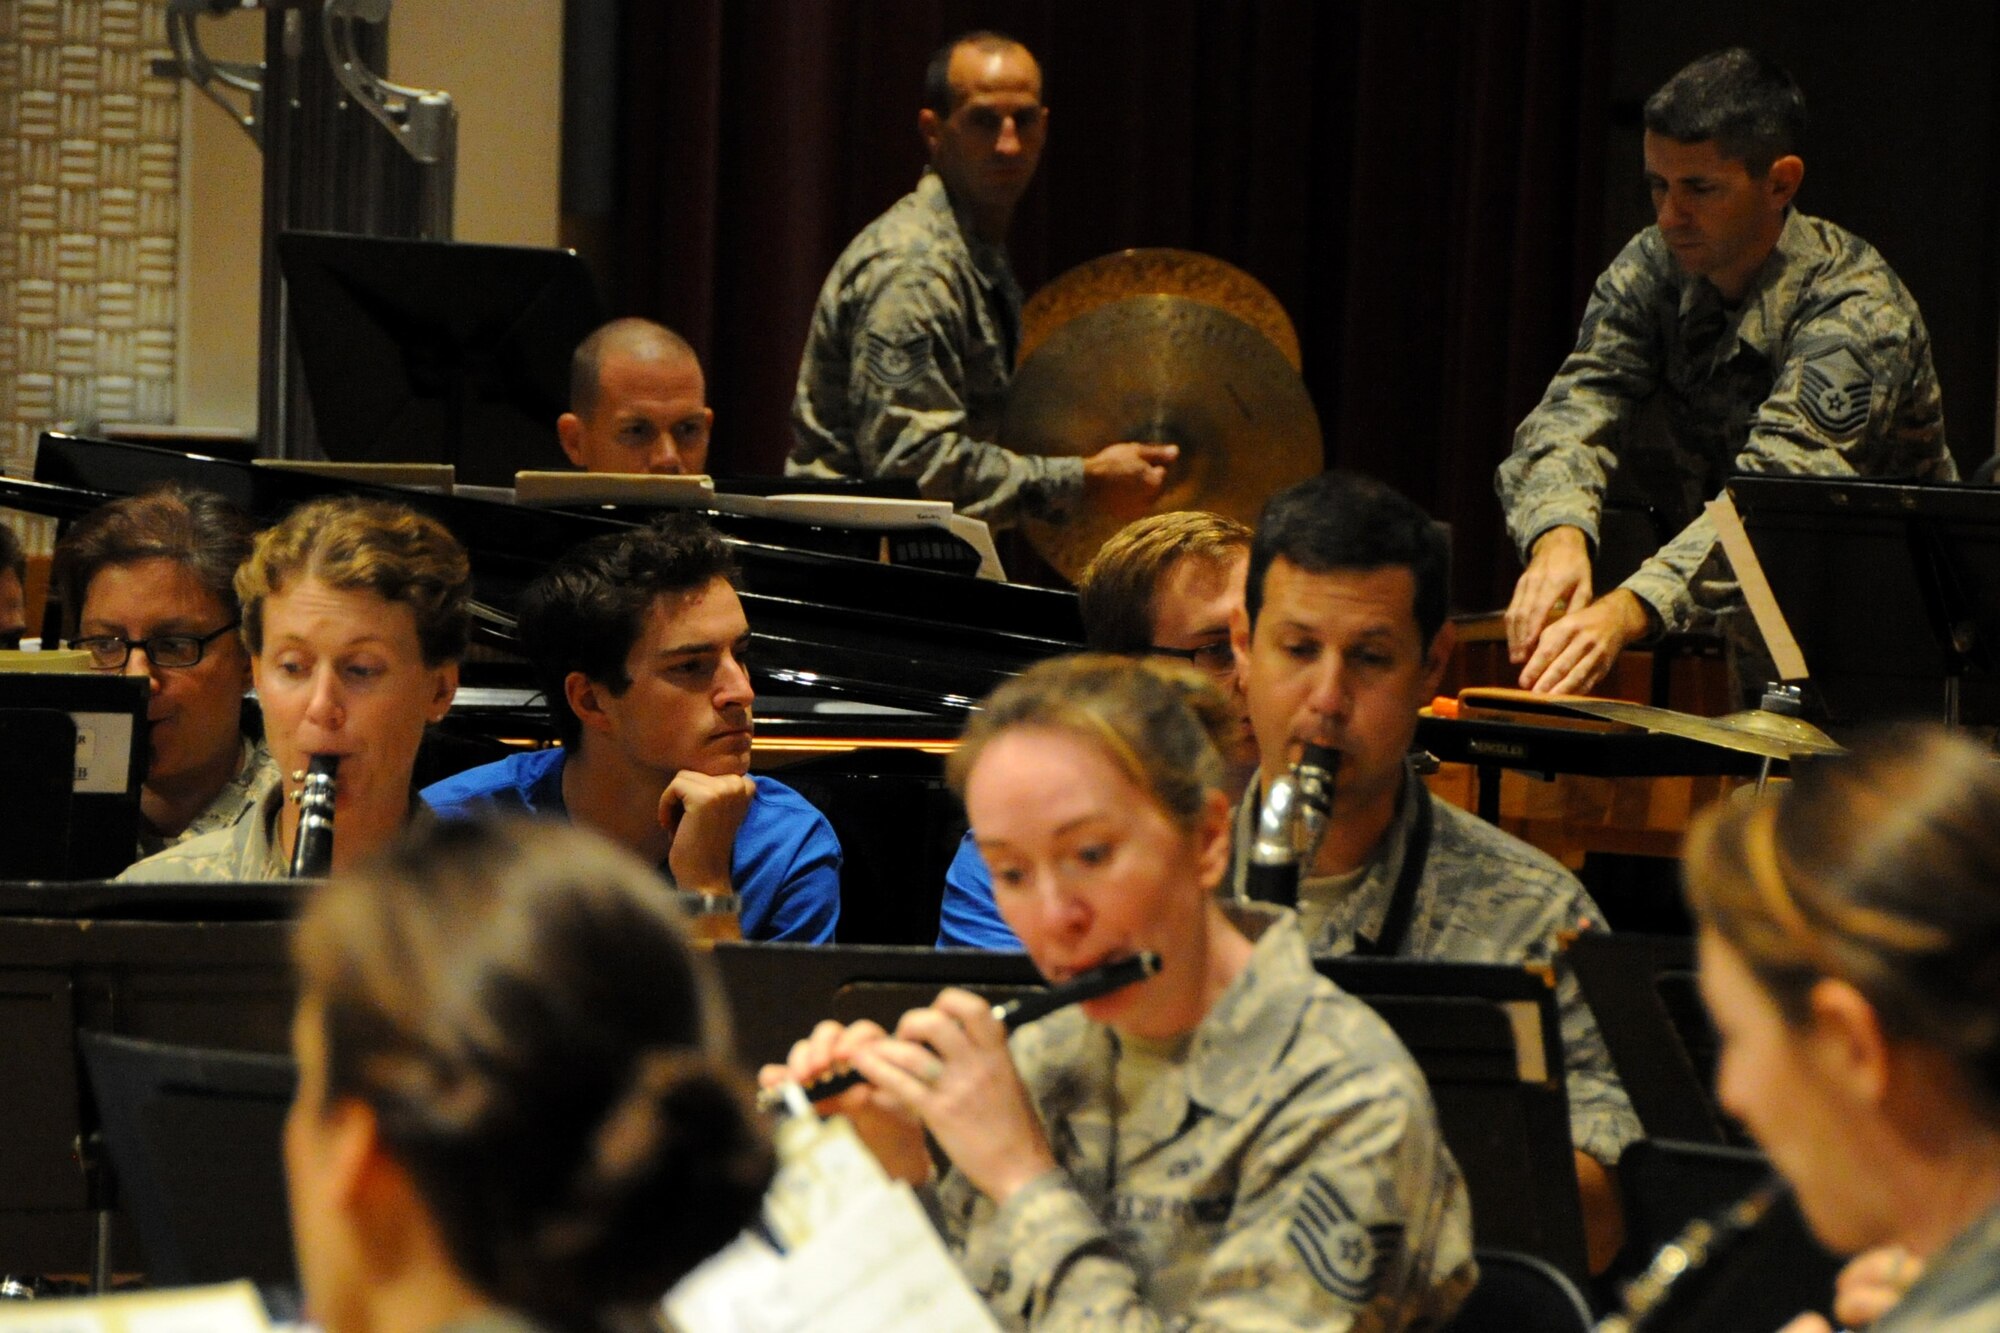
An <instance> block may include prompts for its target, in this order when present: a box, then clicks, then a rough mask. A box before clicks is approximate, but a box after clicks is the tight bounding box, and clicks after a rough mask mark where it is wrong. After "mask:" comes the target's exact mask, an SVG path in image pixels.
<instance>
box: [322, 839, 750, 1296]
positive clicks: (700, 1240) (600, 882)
mask: <svg viewBox="0 0 2000 1333" xmlns="http://www.w3.org/2000/svg"><path fill="white" fill-rule="evenodd" d="M294 952H295V956H296V959H297V962H298V968H299V973H300V979H301V992H300V1001H299V1009H298V1017H297V1020H296V1022H295V1024H294V1026H293V1043H294V1048H295V1050H296V1052H297V1055H298V1061H299V1089H298V1095H297V1098H296V1100H295V1101H294V1103H293V1105H292V1111H291V1115H290V1117H289V1119H288V1120H287V1122H286V1126H285V1170H286V1177H287V1180H288V1183H289V1186H290V1192H291V1203H292V1228H293V1235H294V1239H295V1241H296V1243H297V1247H298V1256H299V1272H300V1276H301V1278H302V1279H303V1281H304V1284H305V1291H306V1301H307V1306H308V1311H309V1314H310V1317H311V1318H313V1319H314V1320H315V1321H317V1323H318V1324H319V1325H320V1326H322V1327H323V1328H325V1329H326V1330H327V1333H432V1331H433V1330H445V1329H450V1330H454V1333H473V1331H474V1330H479V1331H480V1333H500V1331H502V1330H510V1331H512V1330H518V1331H519V1333H529V1331H530V1330H541V1329H545V1330H550V1331H552V1333H606V1331H608V1330H616V1329H626V1328H633V1329H643V1328H652V1327H655V1326H656V1319H655V1316H654V1311H655V1310H656V1309H657V1306H658V1303H659V1300H660V1297H661V1296H662V1295H663V1294H664V1293H665V1292H666V1290H667V1288H668V1287H670V1286H671V1285H672V1284H673V1283H675V1282H676V1281H678V1280H679V1279H680V1278H681V1276H682V1275H683V1274H685V1273H686V1272H687V1271H688V1270H690V1269H691V1268H693V1267H694V1266H695V1265H696V1264H698V1263H700V1262H701V1261H702V1260H703V1259H705V1258H706V1257H707V1256H708V1255H710V1254H712V1253H713V1252H714V1251H716V1250H717V1249H719V1248H721V1247H722V1246H723V1245H724V1244H726V1243H727V1242H728V1241H729V1240H731V1239H732V1238H734V1236H735V1235H736V1234H737V1233H738V1231H740V1230H741V1229H742V1227H743V1226H744V1225H745V1224H746V1223H748V1222H749V1221H750V1220H751V1219H752V1218H753V1217H754V1216H755V1214H756V1211H757V1208H758V1206H759V1203H760V1201H761V1199H762V1196H763V1192H764V1188H765V1185H766V1184H767V1183H768V1181H769V1178H770V1174H771V1156H770V1150H769V1147H768V1145H767V1143H766V1142H765V1139H764V1137H763V1134H762V1131H761V1127H760V1126H759V1124H758V1123H757V1120H756V1119H755V1112H753V1111H752V1110H751V1109H750V1105H749V1100H748V1098H747V1096H746V1095H745V1094H746V1091H747V1086H746V1081H745V1080H743V1079H741V1078H740V1077H739V1076H738V1075H737V1074H736V1073H735V1072H734V1070H733V1069H732V1068H731V1067H730V1066H729V1065H728V1063H727V1054H726V1040H727V1039H726V1034H725V1031H724V1027H725V1024H724V1020H723V1016H722V1012H721V1009H720V1007H719V1001H718V999H717V997H716V994H715V992H714V989H713V986H712V984H711V981H710V978H709V975H708V973H707V970H706V968H705V966H704V963H705V961H706V960H704V959H701V958H699V957H697V956H696V954H695V953H694V952H693V951H692V950H691V948H690V947H689V944H688V940H687V937H686V935H685V933H684V932H683V929H682V925H681V922H680V920H679V918H678V917H677V915H676V914H675V912H674V910H673V908H672V907H671V906H670V905H669V903H668V902H667V895H666V894H665V893H664V892H663V891H662V887H661V884H660V881H659V879H658V877H657V876H656V875H655V874H654V873H653V872H652V871H650V870H648V869H647V868H646V867H645V866H644V865H642V864H641V863H640V862H639V861H637V860H636V859H634V858H633V857H631V856H629V855H628V854H626V853H624V852H622V851H620V850H619V849H617V848H615V847H613V846H612V845H611V844H610V843H608V842H605V841H603V840H602V839H600V838H598V837H596V836H595V835H593V834H590V833H587V832H584V831H582V830H580V829H574V828H571V827H568V826H565V825H557V824H532V825H531V824H527V823H512V824H499V825H492V824H482V823H478V822H470V821H453V822H449V823H444V824H435V825H431V826H428V827H426V828H423V829H418V830H415V831H414V832H413V834H412V835H411V836H410V837H409V838H407V839H405V840H403V841H402V842H401V843H399V845H397V846H396V847H395V848H393V849H392V850H391V851H389V852H388V853H387V854H386V855H383V856H381V857H380V858H378V859H376V860H374V861H371V862H370V863H368V864H367V865H365V866H362V867H360V868H358V869H356V870H354V871H351V872H344V873H341V874H337V875H335V876H334V878H333V879H332V880H330V881H328V882H327V883H326V884H325V885H323V886H321V887H320V888H319V889H317V890H316V891H315V892H314V894H313V896H312V898H311V899H310V901H309V903H308V905H307V907H306V909H305V913H304V916H303V919H302V920H301V921H300V923H299V928H298V934H297V937H296V940H295V944H294Z"/></svg>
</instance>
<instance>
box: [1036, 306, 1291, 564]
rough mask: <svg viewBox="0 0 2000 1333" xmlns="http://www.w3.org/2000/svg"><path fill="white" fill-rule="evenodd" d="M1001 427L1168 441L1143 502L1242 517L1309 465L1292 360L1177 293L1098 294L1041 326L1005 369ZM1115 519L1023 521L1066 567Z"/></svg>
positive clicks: (1112, 528) (1100, 540)
mask: <svg viewBox="0 0 2000 1333" xmlns="http://www.w3.org/2000/svg"><path fill="white" fill-rule="evenodd" d="M1000 440H1001V442H1002V443H1003V444H1005V445H1006V446H1007V447H1008V448H1009V449H1013V450H1015V451H1017V452H1020V453H1029V454H1042V455H1047V456H1051V457H1062V456H1068V457H1079V456H1082V455H1086V454H1093V453H1095V452H1097V451H1098V450H1099V449H1101V448H1103V447H1104V446H1105V445H1107V444H1117V443H1120V442H1122V441H1128V440H1143V441H1160V442H1163V443H1172V444H1177V445H1179V446H1180V450H1181V451H1180V457H1179V458H1178V459H1176V460H1175V462H1174V464H1173V466H1172V467H1171V468H1170V469H1168V472H1167V481H1166V486H1165V487H1164V488H1163V490H1162V491H1161V493H1160V495H1159V497H1158V498H1157V499H1156V500H1155V501H1154V503H1153V506H1152V510H1151V512H1154V513H1161V512H1165V511H1167V510H1175V509H1207V510H1212V511H1214V512H1215V513H1219V514H1227V515H1229V516H1230V517H1231V518H1235V519H1238V520H1240V521H1242V522H1244V523H1255V522H1256V520H1257V511H1258V510H1259V509H1261V508H1262V507H1263V504H1264V501H1265V500H1267V499H1269V498H1270V496H1271V495H1272V494H1273V493H1274V492H1277V491H1279V490H1282V489H1284V488H1285V487H1286V486H1290V485H1292V484H1293V483H1295V482H1300V481H1304V480H1305V479H1306V478H1307V477H1311V476H1314V475H1316V474H1318V472H1319V471H1320V469H1321V466H1322V461H1321V455H1320V432H1319V414H1318V413H1316V412H1315V411H1314V410H1313V405H1312V399H1311V398H1310V397H1309V396H1308V395H1307V393H1306V386H1305V382H1304V381H1303V380H1301V379H1300V378H1299V375H1298V372H1297V371H1295V370H1293V369H1292V367H1291V365H1290V364H1289V363H1288V362H1287V361H1286V360H1285V358H1284V356H1283V355H1282V354H1281V353H1280V352H1279V351H1278V349H1277V348H1276V347H1274V346H1272V345H1271V341H1270V340H1269V339H1268V338H1266V337H1265V336H1264V335H1263V334H1262V333H1259V332H1258V331H1257V330H1256V329H1254V328H1252V327H1250V325H1248V324H1245V323H1244V322H1243V321H1242V320H1240V319H1237V318H1236V317H1235V316H1234V315H1231V314H1229V313H1228V312H1227V311H1224V310H1222V309H1221V308H1219V307H1217V306H1213V305H1209V304H1207V303H1206V302H1203V301H1197V300H1193V299H1191V298H1188V297H1182V296H1128V297H1125V298H1123V299H1122V300H1117V301H1108V302H1106V303H1104V304H1102V305H1100V306H1098V307H1097V308H1096V309H1095V310H1092V311H1089V312H1088V313H1086V314H1082V315H1078V316H1077V317H1076V318H1074V319H1072V320H1070V321H1069V322H1068V323H1066V324H1064V325H1063V326H1062V327H1061V328H1060V329H1057V330H1056V331H1055V332H1054V333H1052V334H1050V335H1049V337H1048V338H1047V339H1046V340H1044V341H1043V343H1042V345H1041V347H1040V348H1038V349H1037V350H1036V352H1035V355H1034V356H1033V357H1032V358H1031V359H1029V360H1028V361H1027V362H1026V363H1025V364H1024V365H1023V366H1022V367H1021V369H1020V371H1019V372H1018V373H1017V374H1016V375H1015V376H1014V383H1013V387H1012V388H1011V389H1010V390H1009V392H1008V396H1007V410H1006V413H1005V415H1004V416H1003V417H1002V419H1001V426H1000ZM1124 523H1125V520H1124V519H1121V518H1118V517H1115V516H1113V515H1110V514H1104V513H1099V512H1093V511H1089V510H1086V511H1084V512H1083V513H1080V514H1078V515H1077V516H1076V517H1075V518H1073V519H1072V520H1071V521H1070V522H1068V523H1063V524H1051V523H1043V522H1037V521H1030V522H1028V523H1027V524H1026V525H1025V530H1026V532H1027V536H1028V540H1029V541H1030V542H1031V543H1032V544H1033V546H1034V548H1035V549H1036V551H1038V552H1040V554H1041V556H1042V558H1043V559H1044V560H1047V561H1048V562H1049V564H1051V565H1052V566H1054V567H1055V568H1056V569H1057V570H1059V571H1061V572H1062V573H1063V574H1064V575H1065V576H1067V577H1068V578H1069V579H1070V580H1072V581H1074V580H1075V579H1076V576H1077V575H1078V574H1080V573H1081V572H1082V571H1083V567H1084V566H1085V565H1086V564H1088V563H1089V562H1090V557H1091V556H1093V555H1095V554H1096V553H1097V548H1098V547H1100V546H1102V545H1103V544H1104V540H1105V538H1107V537H1109V536H1110V535H1111V534H1112V533H1114V532H1116V531H1117V530H1118V529H1119V528H1120V527H1122V526H1124Z"/></svg>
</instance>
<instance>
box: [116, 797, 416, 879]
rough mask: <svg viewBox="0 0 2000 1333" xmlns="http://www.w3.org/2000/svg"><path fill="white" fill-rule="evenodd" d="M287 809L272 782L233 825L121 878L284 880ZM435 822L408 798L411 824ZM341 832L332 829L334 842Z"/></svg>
mask: <svg viewBox="0 0 2000 1333" xmlns="http://www.w3.org/2000/svg"><path fill="white" fill-rule="evenodd" d="M284 808H285V788H284V784H283V783H282V782H277V781H274V782H272V784H271V787H270V789H269V790H268V791H266V792H265V793H264V795H263V796H262V797H261V798H260V799H259V800H258V801H257V803H256V804H255V805H252V806H250V807H249V808H248V809H246V810H245V811H244V812H243V814H242V816H241V817H240V818H238V819H237V821H236V822H235V823H233V824H229V825H227V826H225V827H223V828H218V829H214V830H212V831H211V832H208V833H204V834H202V835H201V836H200V837H197V838H190V839H188V840H187V841H186V842H181V843H176V844H174V845H173V846H172V847H169V848H167V849H166V850H165V851H163V852H157V853H155V854H154V855H152V856H149V857H147V858H146V859H145V860H143V861H140V862H138V863H137V864H135V865H130V866H127V867H125V871H124V873H123V874H121V875H119V876H118V878H119V879H122V880H133V881H149V882H151V883H155V884H179V883H193V882H196V881H201V880H215V881H218V882H223V883H232V884H247V883H251V882H253V881H256V880H265V879H285V878H287V877H288V876H290V875H291V873H292V861H291V858H290V857H289V856H287V855H286V854H285V843H284V836H283V833H282V832H281V830H280V827H279V820H278V815H279V814H280V813H281V812H282V811H283V810H284ZM436 817H437V816H435V815H433V814H432V813H431V808H430V807H429V806H427V805H425V804H424V803H423V802H422V801H420V800H418V799H417V798H416V796H415V795H414V794H413V795H412V796H411V797H410V820H409V822H410V823H411V824H417V823H420V822H428V821H430V820H432V819H435V818H436ZM339 832H340V831H339V830H338V829H335V830H334V836H335V837H336V838H338V837H339Z"/></svg>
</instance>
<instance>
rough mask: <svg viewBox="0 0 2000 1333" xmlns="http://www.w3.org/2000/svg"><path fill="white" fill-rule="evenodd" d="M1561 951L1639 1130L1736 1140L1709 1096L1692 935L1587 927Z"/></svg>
mask: <svg viewBox="0 0 2000 1333" xmlns="http://www.w3.org/2000/svg"><path fill="white" fill-rule="evenodd" d="M1568 958H1569V964H1570V970H1571V971H1572V972H1574V973H1575V974H1576V984H1577V986H1578V987H1579V988H1580V989H1581V990H1582V991H1583V998H1584V1002H1585V1003H1587V1004H1588V1005H1589V1006H1590V1012H1591V1013H1593V1014H1595V1015H1596V1016H1597V1026H1598V1030H1599V1031H1601V1032H1602V1033H1603V1034H1604V1046H1605V1049H1606V1050H1607V1051H1609V1052H1610V1054H1611V1064H1612V1067H1613V1068H1615V1069H1616V1070H1617V1071H1618V1081H1619V1082H1620V1083H1622V1084H1624V1085H1625V1095H1626V1096H1628V1097H1630V1098H1631V1099H1632V1110H1633V1112H1634V1114H1636V1115H1637V1116H1638V1117H1639V1126H1640V1128H1641V1129H1643V1130H1645V1131H1646V1137H1648V1138H1653V1139H1673V1140H1676V1141H1679V1142H1683V1143H1701V1144H1715V1145H1721V1144H1726V1143H1731V1142H1740V1141H1741V1140H1740V1139H1739V1138H1737V1137H1736V1136H1734V1135H1732V1133H1731V1131H1730V1128H1729V1125H1728V1122H1727V1119H1726V1117H1724V1115H1723V1114H1722V1110H1721V1108H1720V1107H1718V1106H1717V1105H1716V1103H1715V1091H1714V1083H1715V1058H1716V1038H1715V1029H1714V1027H1713V1026H1712V1025H1711V1024H1710V1022H1709V1018H1708V1011H1707V1010H1706V1009H1705V1008H1703V1007H1702V1003H1701V996H1700V994H1699V992H1698V991H1697V989H1696V984H1695V956H1694V941H1693V940H1691V939H1688V938H1687V937H1685V936H1678V935H1641V934H1635V933H1628V932H1624V931H1619V932H1615V933H1606V932H1601V931H1594V932H1591V933H1589V934H1586V935H1582V936H1580V937H1578V939H1577V940H1576V942H1575V943H1573V944H1571V945H1570V946H1569V950H1568Z"/></svg>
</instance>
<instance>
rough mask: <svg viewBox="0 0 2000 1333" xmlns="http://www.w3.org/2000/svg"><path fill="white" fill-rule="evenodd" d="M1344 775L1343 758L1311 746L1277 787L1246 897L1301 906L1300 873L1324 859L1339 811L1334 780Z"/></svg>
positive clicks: (1268, 797) (1255, 847)
mask: <svg viewBox="0 0 2000 1333" xmlns="http://www.w3.org/2000/svg"><path fill="white" fill-rule="evenodd" d="M1339 771H1340V755H1339V754H1338V753H1337V752H1335V751H1333V750H1329V749H1327V748H1326V747H1325V746H1322V745H1308V746H1306V748H1305V753H1303V754H1301V755H1300V756H1299V762H1298V765H1297V766H1296V767H1294V768H1293V769H1292V770H1291V771H1290V772H1289V773H1286V774H1284V775H1282V776H1280V777H1279V778H1278V779H1277V780H1276V781H1275V782H1273V783H1272V784H1271V790H1270V791H1268V792H1266V793H1265V794H1264V806H1263V809H1261V810H1260V811H1259V812H1258V814H1257V834H1256V837H1255V838H1254V839H1253V840H1252V841H1251V843H1250V858H1249V865H1248V867H1247V870H1246V873H1245V876H1244V881H1243V891H1244V895H1245V896H1246V897H1248V898H1250V899H1251V900H1252V901H1254V902H1260V903H1276V904H1277V905H1278V906H1280V907H1297V906H1298V905H1299V867H1300V866H1310V865H1311V864H1312V863H1313V858H1314V857H1316V856H1317V855H1319V844H1320V840H1321V839H1322V838H1324V837H1326V817H1327V814H1328V812H1330V811H1331V810H1332V809H1333V779H1334V775H1335V774H1336V773H1338V772H1339Z"/></svg>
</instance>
